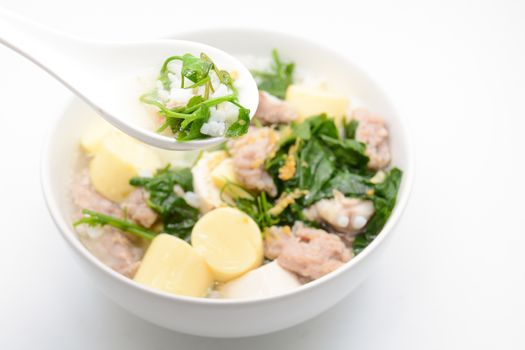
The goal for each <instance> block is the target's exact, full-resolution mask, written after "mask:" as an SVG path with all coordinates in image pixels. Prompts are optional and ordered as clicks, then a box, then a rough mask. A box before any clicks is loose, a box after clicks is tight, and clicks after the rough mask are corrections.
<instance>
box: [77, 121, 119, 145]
mask: <svg viewBox="0 0 525 350" xmlns="http://www.w3.org/2000/svg"><path fill="white" fill-rule="evenodd" d="M112 132H119V131H118V129H116V128H115V127H114V126H113V125H111V124H109V123H108V122H107V121H105V120H104V119H102V118H101V117H97V118H95V119H94V120H93V121H92V122H91V123H90V124H89V125H88V126H87V128H86V129H85V130H84V133H83V134H82V136H81V137H80V147H81V148H82V150H83V151H84V152H86V153H87V154H94V153H96V152H97V151H98V150H99V148H100V145H101V144H102V142H103V141H104V139H105V138H106V137H107V136H108V135H109V134H110V133H112Z"/></svg>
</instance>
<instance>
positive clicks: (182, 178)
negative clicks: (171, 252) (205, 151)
mask: <svg viewBox="0 0 525 350" xmlns="http://www.w3.org/2000/svg"><path fill="white" fill-rule="evenodd" d="M192 181H193V177H192V174H191V170H190V169H189V168H182V169H171V168H170V167H169V166H168V167H166V168H164V169H160V170H158V171H157V172H156V173H155V175H154V176H153V177H135V178H132V179H131V181H130V184H131V185H132V186H139V187H143V188H144V189H145V190H146V191H147V192H148V193H149V199H148V205H149V206H150V207H151V208H152V209H153V210H155V211H156V212H157V213H158V214H159V216H160V218H161V221H162V223H163V225H164V231H165V232H166V233H169V234H172V235H175V236H177V237H180V238H183V239H188V238H189V235H190V233H191V229H192V227H193V225H195V222H197V220H198V218H199V211H198V209H196V208H194V207H192V206H190V205H188V203H186V201H185V200H184V198H182V197H180V196H178V195H177V194H176V193H175V191H174V187H175V186H176V185H178V186H180V187H181V188H182V189H183V190H184V191H191V190H192V189H193V185H192Z"/></svg>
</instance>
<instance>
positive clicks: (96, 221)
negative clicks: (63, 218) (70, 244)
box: [73, 209, 157, 240]
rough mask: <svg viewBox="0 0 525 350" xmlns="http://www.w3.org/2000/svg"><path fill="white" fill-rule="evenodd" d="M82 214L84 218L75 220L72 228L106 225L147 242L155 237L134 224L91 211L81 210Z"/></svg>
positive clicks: (151, 232) (154, 234) (150, 232)
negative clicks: (83, 225)
mask: <svg viewBox="0 0 525 350" xmlns="http://www.w3.org/2000/svg"><path fill="white" fill-rule="evenodd" d="M82 214H83V215H84V216H83V217H82V218H81V219H80V220H77V221H76V222H75V223H74V224H73V226H75V227H76V226H78V225H82V224H85V225H89V226H92V227H94V226H105V225H108V226H112V227H114V228H118V229H119V230H122V231H124V232H128V233H131V234H133V235H135V236H137V237H141V238H144V239H147V240H152V239H153V238H155V236H156V235H157V234H156V233H155V232H153V231H150V230H148V229H146V228H144V227H142V226H139V225H137V224H134V223H132V222H131V221H128V220H124V219H119V218H116V217H113V216H110V215H106V214H102V213H99V212H96V211H93V210H88V209H84V210H82Z"/></svg>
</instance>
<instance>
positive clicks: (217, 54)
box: [0, 9, 259, 151]
mask: <svg viewBox="0 0 525 350" xmlns="http://www.w3.org/2000/svg"><path fill="white" fill-rule="evenodd" d="M0 43H2V44H4V45H6V46H7V47H10V48H12V49H13V50H15V51H17V52H18V53H20V54H21V55H23V56H25V57H26V58H28V59H29V60H31V61H32V62H34V63H35V64H37V65H38V66H40V67H41V68H43V69H44V70H46V71H47V72H48V73H50V74H51V75H52V76H53V77H55V78H56V79H58V80H59V81H60V82H62V83H63V84H64V85H65V86H66V87H67V88H69V89H70V90H71V91H73V92H74V93H75V94H76V95H78V96H79V97H80V98H81V99H83V100H84V101H86V102H87V103H88V104H89V105H90V106H91V107H93V108H94V109H95V110H96V111H97V113H98V114H99V115H101V116H102V117H103V118H105V119H106V120H107V121H108V122H110V123H111V124H113V125H114V126H115V127H117V128H119V129H120V130H122V131H123V132H124V133H126V134H128V135H130V136H132V137H134V138H136V139H138V140H140V141H142V142H144V143H147V144H150V145H152V146H155V147H159V148H164V149H169V150H179V151H184V150H194V149H204V148H209V147H212V146H214V145H217V144H219V143H221V142H223V141H224V140H225V138H224V137H210V138H207V139H201V140H192V141H185V142H180V141H177V140H176V139H175V138H174V137H172V136H167V135H162V134H159V133H156V132H155V131H154V130H155V128H156V127H155V125H154V117H153V116H152V115H151V113H148V110H147V109H146V107H145V106H143V105H142V104H141V102H140V101H139V97H140V96H141V95H142V94H143V93H145V92H147V91H146V90H145V87H144V85H145V84H144V83H142V84H141V82H140V80H141V79H140V77H141V75H144V74H145V73H144V72H146V71H150V72H151V70H152V69H157V68H159V67H161V65H162V63H163V62H164V60H165V59H166V58H167V57H169V56H173V55H183V54H186V53H190V54H193V55H195V56H198V55H200V54H201V53H202V52H204V53H206V54H207V55H208V56H209V57H211V59H212V60H213V61H214V63H215V64H216V65H217V66H218V67H220V69H224V70H227V71H236V72H237V73H238V76H237V78H236V86H238V87H239V101H240V103H241V104H242V105H243V106H245V107H246V108H248V109H249V110H250V118H251V117H253V115H254V113H255V110H256V109H257V105H258V103H259V95H258V90H257V84H256V83H255V81H254V79H253V77H252V75H251V73H250V72H249V70H248V69H247V68H246V67H245V66H244V65H243V64H242V63H241V62H240V61H239V60H237V59H236V58H234V57H233V56H231V55H229V54H228V53H226V52H224V51H222V50H219V49H217V48H215V47H212V46H209V45H205V44H201V43H198V42H193V41H187V40H174V39H163V40H150V41H140V42H125V43H112V42H97V41H88V40H84V39H79V38H76V37H73V36H69V35H66V34H63V33H60V32H57V31H55V30H53V29H50V28H46V27H43V26H41V25H39V24H37V23H33V22H31V21H29V20H27V19H24V18H22V17H20V16H18V15H16V14H13V13H10V12H8V11H5V10H1V9H0ZM150 77H151V81H154V80H155V79H156V77H155V76H151V73H150Z"/></svg>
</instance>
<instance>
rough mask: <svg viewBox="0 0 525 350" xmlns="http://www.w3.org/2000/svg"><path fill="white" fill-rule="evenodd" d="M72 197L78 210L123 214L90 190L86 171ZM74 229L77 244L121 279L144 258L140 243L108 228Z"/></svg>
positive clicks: (136, 239)
mask: <svg viewBox="0 0 525 350" xmlns="http://www.w3.org/2000/svg"><path fill="white" fill-rule="evenodd" d="M72 195H73V201H74V203H75V205H76V206H78V208H79V209H90V210H93V211H97V212H100V213H103V214H106V215H111V216H115V217H119V218H122V217H124V212H123V210H122V209H121V208H120V206H119V205H118V204H117V203H115V202H112V201H110V200H108V199H106V198H104V197H102V196H101V195H100V194H99V193H97V192H96V191H95V190H94V189H93V187H92V186H91V183H90V181H89V174H88V173H87V171H86V172H83V173H82V174H81V175H80V176H79V177H78V178H77V179H76V181H75V183H74V184H73V187H72ZM78 216H80V214H78ZM76 230H77V232H78V235H79V239H80V241H81V242H82V243H83V244H84V246H85V247H86V248H87V249H88V250H89V251H90V252H91V253H92V254H93V255H94V256H95V257H97V258H98V259H99V260H100V261H102V262H103V263H104V264H105V265H107V266H109V267H110V268H112V269H113V270H115V271H117V272H119V273H121V274H123V275H124V276H127V277H133V275H134V274H135V272H136V270H137V268H138V266H139V264H140V259H141V258H142V256H143V255H144V246H143V242H142V240H140V239H139V238H136V237H134V236H131V235H128V234H126V233H124V232H122V231H120V230H117V229H115V228H112V227H109V226H104V227H89V226H87V225H80V226H77V228H76Z"/></svg>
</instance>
